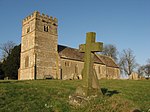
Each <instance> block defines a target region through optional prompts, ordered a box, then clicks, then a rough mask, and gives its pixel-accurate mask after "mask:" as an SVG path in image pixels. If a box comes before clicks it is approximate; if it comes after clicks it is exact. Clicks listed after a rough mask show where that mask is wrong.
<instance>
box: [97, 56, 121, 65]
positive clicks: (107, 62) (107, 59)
mask: <svg viewBox="0 0 150 112" xmlns="http://www.w3.org/2000/svg"><path fill="white" fill-rule="evenodd" d="M98 57H99V58H100V60H102V62H103V63H104V64H105V65H106V66H108V67H114V68H119V66H118V65H117V64H116V63H115V61H114V60H113V59H112V58H111V57H109V56H105V55H101V54H98Z"/></svg>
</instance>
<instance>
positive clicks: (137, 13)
mask: <svg viewBox="0 0 150 112" xmlns="http://www.w3.org/2000/svg"><path fill="white" fill-rule="evenodd" d="M34 11H39V12H40V13H44V14H47V15H49V16H53V17H56V18H57V19H58V43H59V44H62V45H66V46H70V47H74V48H78V46H79V44H82V43H85V38H86V32H96V41H99V42H103V43H104V45H106V44H113V45H115V46H116V47H117V49H118V51H119V52H122V50H123V49H128V48H130V49H132V50H133V53H134V55H135V56H136V61H137V63H139V64H140V65H143V64H146V62H147V60H148V59H149V58H150V0H0V44H2V43H6V42H7V41H13V42H15V43H16V44H20V42H21V28H22V20H23V19H24V18H25V17H26V16H28V15H30V14H31V13H32V12H34Z"/></svg>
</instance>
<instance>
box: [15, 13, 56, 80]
mask: <svg viewBox="0 0 150 112" xmlns="http://www.w3.org/2000/svg"><path fill="white" fill-rule="evenodd" d="M57 26H58V22H57V19H56V18H52V17H49V16H48V15H44V14H40V13H39V12H37V11H36V12H34V13H32V15H30V16H28V17H26V18H25V19H24V20H23V21H22V43H21V58H20V69H19V72H18V79H19V80H33V79H45V78H51V77H53V78H58V77H57V74H58V52H57V43H58V42H57V40H58V33H57Z"/></svg>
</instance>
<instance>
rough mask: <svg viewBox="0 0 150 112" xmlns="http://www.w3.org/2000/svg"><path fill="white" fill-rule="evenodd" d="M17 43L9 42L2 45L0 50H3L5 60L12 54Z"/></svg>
mask: <svg viewBox="0 0 150 112" xmlns="http://www.w3.org/2000/svg"><path fill="white" fill-rule="evenodd" d="M14 46H15V43H14V42H12V41H7V42H6V43H3V44H0V49H1V50H2V58H3V59H5V58H7V56H9V55H10V54H11V51H12V49H13V48H14Z"/></svg>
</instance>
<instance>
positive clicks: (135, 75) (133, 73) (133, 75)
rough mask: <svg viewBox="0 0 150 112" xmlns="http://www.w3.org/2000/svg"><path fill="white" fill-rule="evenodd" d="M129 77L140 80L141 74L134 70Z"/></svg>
mask: <svg viewBox="0 0 150 112" xmlns="http://www.w3.org/2000/svg"><path fill="white" fill-rule="evenodd" d="M129 79H132V80H138V79H139V74H137V73H136V72H132V73H131V75H130V76H129Z"/></svg>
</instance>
